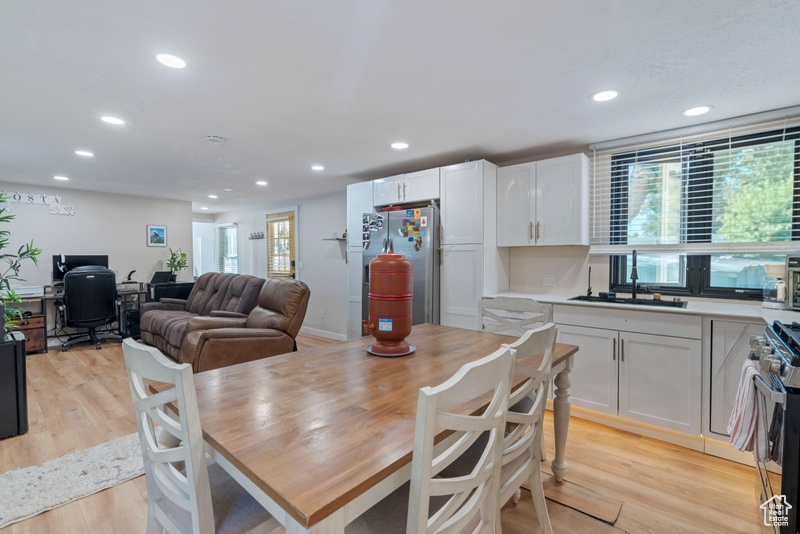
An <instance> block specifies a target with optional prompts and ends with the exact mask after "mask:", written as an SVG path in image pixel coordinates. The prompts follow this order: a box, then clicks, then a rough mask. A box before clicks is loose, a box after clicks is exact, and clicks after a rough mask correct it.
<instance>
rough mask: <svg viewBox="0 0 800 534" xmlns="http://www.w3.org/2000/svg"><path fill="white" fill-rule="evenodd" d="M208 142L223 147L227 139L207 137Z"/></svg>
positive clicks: (213, 136) (215, 136)
mask: <svg viewBox="0 0 800 534" xmlns="http://www.w3.org/2000/svg"><path fill="white" fill-rule="evenodd" d="M206 141H208V142H209V143H211V144H212V145H221V144H222V143H224V142H225V138H224V137H222V136H221V135H207V136H206Z"/></svg>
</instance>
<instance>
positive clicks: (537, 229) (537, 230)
mask: <svg viewBox="0 0 800 534" xmlns="http://www.w3.org/2000/svg"><path fill="white" fill-rule="evenodd" d="M536 241H537V242H538V241H539V221H536Z"/></svg>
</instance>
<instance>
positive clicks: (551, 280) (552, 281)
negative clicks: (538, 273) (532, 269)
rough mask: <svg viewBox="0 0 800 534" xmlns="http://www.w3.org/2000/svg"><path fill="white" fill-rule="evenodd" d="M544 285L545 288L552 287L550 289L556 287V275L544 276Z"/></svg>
mask: <svg viewBox="0 0 800 534" xmlns="http://www.w3.org/2000/svg"><path fill="white" fill-rule="evenodd" d="M542 285H543V286H550V287H553V286H555V285H556V275H554V274H545V275H542Z"/></svg>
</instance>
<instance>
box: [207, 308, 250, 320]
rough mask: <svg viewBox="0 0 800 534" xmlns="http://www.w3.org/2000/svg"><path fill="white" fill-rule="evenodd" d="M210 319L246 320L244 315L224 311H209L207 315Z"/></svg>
mask: <svg viewBox="0 0 800 534" xmlns="http://www.w3.org/2000/svg"><path fill="white" fill-rule="evenodd" d="M209 315H210V316H211V317H235V318H237V319H247V314H246V313H239V312H232V311H225V310H211V313H209Z"/></svg>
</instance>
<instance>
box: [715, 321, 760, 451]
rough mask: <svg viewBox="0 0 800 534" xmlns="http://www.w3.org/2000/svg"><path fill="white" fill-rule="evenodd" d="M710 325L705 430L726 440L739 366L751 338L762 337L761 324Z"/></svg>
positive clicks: (723, 323)
mask: <svg viewBox="0 0 800 534" xmlns="http://www.w3.org/2000/svg"><path fill="white" fill-rule="evenodd" d="M710 325H711V351H710V353H711V357H710V358H709V372H708V382H707V383H708V384H709V386H710V387H709V388H708V389H709V401H710V402H709V416H708V421H709V424H708V427H709V428H708V430H709V432H711V433H712V434H715V435H716V436H715V437H716V438H717V439H721V440H725V441H727V438H728V421H729V420H730V417H731V412H732V411H733V403H734V401H735V400H736V392H737V391H738V389H739V378H740V377H741V376H742V365H743V364H744V361H745V359H747V356H748V354H750V336H761V335H763V334H764V323H763V322H762V323H752V322H742V321H729V320H716V319H714V320H711V321H710Z"/></svg>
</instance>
